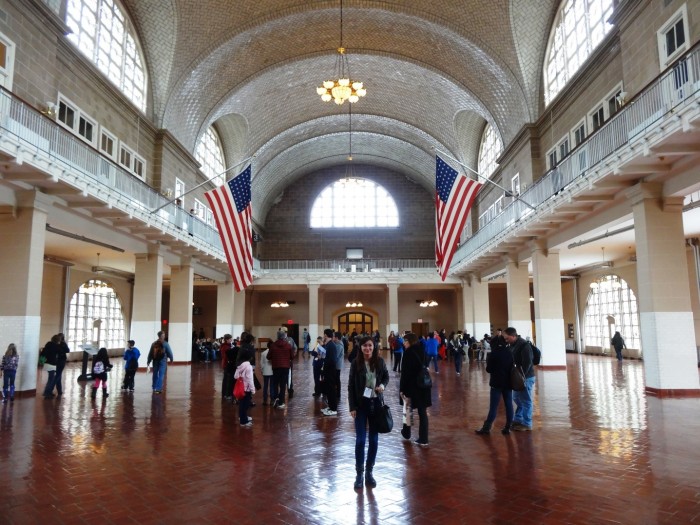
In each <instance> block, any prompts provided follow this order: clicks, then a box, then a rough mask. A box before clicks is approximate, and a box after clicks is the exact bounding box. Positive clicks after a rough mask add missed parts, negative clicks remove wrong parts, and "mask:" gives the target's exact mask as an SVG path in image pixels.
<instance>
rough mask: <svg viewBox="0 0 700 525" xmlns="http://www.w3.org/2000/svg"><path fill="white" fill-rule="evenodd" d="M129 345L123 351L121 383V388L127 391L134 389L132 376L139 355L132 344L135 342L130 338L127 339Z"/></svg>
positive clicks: (135, 369) (137, 365)
mask: <svg viewBox="0 0 700 525" xmlns="http://www.w3.org/2000/svg"><path fill="white" fill-rule="evenodd" d="M127 344H128V345H129V346H128V347H127V349H126V351H125V352H124V361H125V363H124V369H125V372H124V382H123V383H122V390H127V389H128V390H129V392H133V391H134V376H135V375H136V371H137V370H138V368H139V357H141V352H140V351H139V349H138V348H136V347H135V346H134V345H135V344H136V343H135V342H134V341H133V340H132V339H130V340H129V341H127Z"/></svg>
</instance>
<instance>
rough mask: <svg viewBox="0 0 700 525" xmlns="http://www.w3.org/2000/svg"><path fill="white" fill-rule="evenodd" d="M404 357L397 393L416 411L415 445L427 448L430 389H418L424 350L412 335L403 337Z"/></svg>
mask: <svg viewBox="0 0 700 525" xmlns="http://www.w3.org/2000/svg"><path fill="white" fill-rule="evenodd" d="M403 340H404V355H403V359H402V360H401V380H400V384H399V391H400V393H401V401H402V402H404V403H410V404H411V409H414V408H415V409H416V410H418V419H419V426H418V439H417V440H416V441H415V443H416V444H417V445H420V446H423V447H427V446H428V411H427V409H428V407H429V406H432V404H433V403H432V399H431V397H432V388H419V387H418V376H419V374H420V373H422V371H423V367H425V366H427V356H426V354H425V348H423V345H422V344H421V342H420V341H419V340H418V336H417V335H416V334H414V333H408V334H406V335H404V337H403Z"/></svg>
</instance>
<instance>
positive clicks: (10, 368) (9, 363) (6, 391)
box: [0, 343, 19, 403]
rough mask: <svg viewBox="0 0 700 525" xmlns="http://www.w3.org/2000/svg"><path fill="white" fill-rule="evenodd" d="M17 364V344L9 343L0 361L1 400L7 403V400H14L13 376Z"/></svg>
mask: <svg viewBox="0 0 700 525" xmlns="http://www.w3.org/2000/svg"><path fill="white" fill-rule="evenodd" d="M18 366H19V354H18V353H17V346H16V345H15V344H14V343H10V344H9V345H8V347H7V350H6V351H5V355H4V356H2V362H1V363H0V374H2V402H3V403H7V400H8V399H9V400H10V401H14V400H15V377H16V375H17V367H18Z"/></svg>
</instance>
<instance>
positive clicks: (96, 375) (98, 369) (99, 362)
mask: <svg viewBox="0 0 700 525" xmlns="http://www.w3.org/2000/svg"><path fill="white" fill-rule="evenodd" d="M111 369H112V365H111V364H110V363H109V355H108V354H107V349H106V348H100V349H99V350H98V351H97V355H96V356H95V357H94V358H93V359H92V378H93V379H94V380H95V383H94V384H93V385H92V399H95V398H96V397H97V389H98V388H100V383H102V399H106V398H108V397H109V394H108V393H107V372H108V371H109V370H111Z"/></svg>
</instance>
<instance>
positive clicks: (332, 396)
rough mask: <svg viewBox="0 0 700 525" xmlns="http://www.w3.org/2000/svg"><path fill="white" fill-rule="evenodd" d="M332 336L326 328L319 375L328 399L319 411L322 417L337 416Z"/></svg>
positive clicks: (336, 376)
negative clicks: (326, 405)
mask: <svg viewBox="0 0 700 525" xmlns="http://www.w3.org/2000/svg"><path fill="white" fill-rule="evenodd" d="M333 335H334V332H333V329H332V328H326V329H325V330H324V331H323V347H324V348H325V349H326V359H325V360H324V361H323V371H322V373H321V375H322V376H323V388H324V393H325V394H326V398H327V399H328V407H327V408H324V409H323V410H321V413H322V414H323V415H324V416H337V415H338V385H337V383H338V365H337V363H336V359H337V358H338V352H337V351H336V347H335V343H333ZM356 359H357V358H356Z"/></svg>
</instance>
